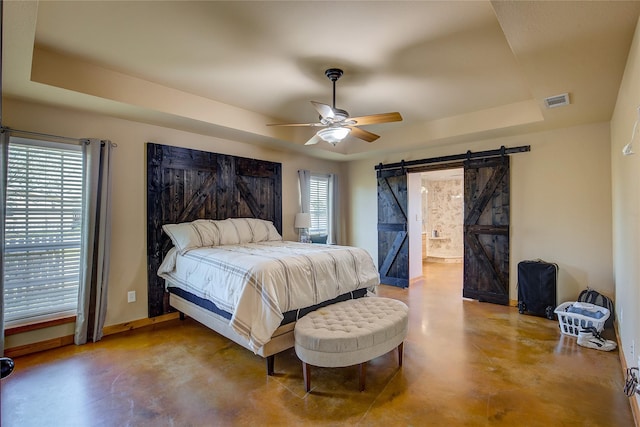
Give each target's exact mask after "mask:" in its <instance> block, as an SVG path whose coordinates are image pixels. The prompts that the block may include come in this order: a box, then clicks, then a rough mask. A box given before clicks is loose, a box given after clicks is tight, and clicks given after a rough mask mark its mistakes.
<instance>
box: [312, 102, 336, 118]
mask: <svg viewBox="0 0 640 427" xmlns="http://www.w3.org/2000/svg"><path fill="white" fill-rule="evenodd" d="M311 104H313V107H314V108H315V109H316V110H317V111H318V113H320V115H321V116H322V118H323V119H333V118H334V117H335V116H336V115H335V113H334V112H333V108H331V107H330V106H329V105H327V104H322V103H320V102H316V101H311Z"/></svg>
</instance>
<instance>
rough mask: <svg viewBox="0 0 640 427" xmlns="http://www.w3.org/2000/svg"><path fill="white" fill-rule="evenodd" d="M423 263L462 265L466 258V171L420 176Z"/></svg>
mask: <svg viewBox="0 0 640 427" xmlns="http://www.w3.org/2000/svg"><path fill="white" fill-rule="evenodd" d="M420 181H421V186H420V201H421V206H422V230H421V231H422V239H421V240H422V250H421V252H422V261H423V262H441V263H462V258H463V254H464V230H463V223H464V170H463V169H462V168H458V169H445V170H439V171H431V172H422V173H421V174H420Z"/></svg>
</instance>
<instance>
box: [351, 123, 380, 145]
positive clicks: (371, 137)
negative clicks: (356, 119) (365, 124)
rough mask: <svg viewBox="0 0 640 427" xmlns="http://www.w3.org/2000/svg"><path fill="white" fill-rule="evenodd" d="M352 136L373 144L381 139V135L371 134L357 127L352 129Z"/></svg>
mask: <svg viewBox="0 0 640 427" xmlns="http://www.w3.org/2000/svg"><path fill="white" fill-rule="evenodd" d="M349 127H350V128H351V136H355V137H356V138H359V139H362V140H364V141H367V142H373V141H375V140H376V139H378V138H380V135H376V134H375V133H371V132H369V131H366V130H364V129H360V128H357V127H351V126H349Z"/></svg>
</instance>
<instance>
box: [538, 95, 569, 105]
mask: <svg viewBox="0 0 640 427" xmlns="http://www.w3.org/2000/svg"><path fill="white" fill-rule="evenodd" d="M569 104H570V102H569V94H568V93H563V94H561V95H555V96H550V97H548V98H545V99H544V105H545V107H547V108H555V107H562V106H563V105H569Z"/></svg>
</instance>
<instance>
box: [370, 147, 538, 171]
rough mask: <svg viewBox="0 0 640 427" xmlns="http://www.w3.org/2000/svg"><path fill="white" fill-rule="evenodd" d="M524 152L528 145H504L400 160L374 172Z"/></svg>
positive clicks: (379, 167) (527, 149) (529, 149)
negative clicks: (474, 150)
mask: <svg viewBox="0 0 640 427" xmlns="http://www.w3.org/2000/svg"><path fill="white" fill-rule="evenodd" d="M526 151H531V146H530V145H522V146H520V147H512V148H506V147H505V146H504V145H503V146H502V147H500V148H498V149H497V150H486V151H477V152H475V153H474V152H472V151H471V150H469V151H467V152H466V153H464V154H452V155H449V156H441V157H431V158H429V159H422V160H410V161H408V162H405V161H404V160H402V161H401V162H399V163H388V164H386V165H383V164H382V163H380V164H378V165H376V167H375V169H376V170H379V171H381V170H387V169H399V168H407V167H412V166H421V165H426V164H429V163H441V162H450V161H453V160H471V159H476V158H479V157H495V156H504V155H506V154H512V153H522V152H526Z"/></svg>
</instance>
